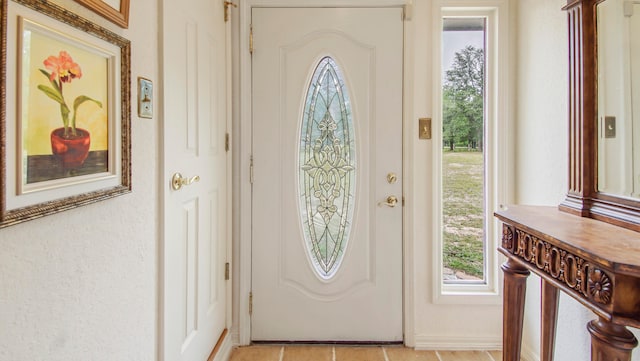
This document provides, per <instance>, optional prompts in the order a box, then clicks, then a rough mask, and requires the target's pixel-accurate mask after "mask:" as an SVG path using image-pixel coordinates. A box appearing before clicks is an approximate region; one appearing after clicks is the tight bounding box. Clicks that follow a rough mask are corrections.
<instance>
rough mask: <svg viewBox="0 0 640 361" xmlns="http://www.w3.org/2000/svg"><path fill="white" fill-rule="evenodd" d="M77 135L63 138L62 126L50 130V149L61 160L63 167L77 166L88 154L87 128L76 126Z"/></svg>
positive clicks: (89, 141) (88, 139) (89, 142)
mask: <svg viewBox="0 0 640 361" xmlns="http://www.w3.org/2000/svg"><path fill="white" fill-rule="evenodd" d="M76 132H77V135H76V136H75V137H73V138H63V135H64V128H57V129H54V130H53V131H52V132H51V151H52V152H53V154H54V155H55V156H56V157H57V158H58V159H60V160H61V161H62V166H63V167H64V168H79V167H81V166H82V164H83V163H84V161H85V159H87V156H88V155H89V146H90V145H91V137H90V134H89V132H88V131H87V130H85V129H80V128H76Z"/></svg>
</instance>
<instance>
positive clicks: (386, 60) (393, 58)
mask: <svg viewBox="0 0 640 361" xmlns="http://www.w3.org/2000/svg"><path fill="white" fill-rule="evenodd" d="M252 28H253V39H254V42H253V44H254V50H253V55H252V76H253V80H252V81H253V88H252V92H253V94H252V109H253V130H252V132H253V175H254V177H253V214H252V219H253V226H252V235H253V236H252V238H253V239H252V255H253V256H252V257H253V262H252V294H253V308H252V309H253V314H252V339H253V340H271V341H273V340H281V341H282V340H293V341H401V340H402V179H401V175H402V73H403V71H402V54H403V24H402V10H401V9H400V8H357V9H355V8H254V9H253V11H252ZM325 59H331V61H333V62H332V63H331V62H330V61H329V60H326V61H325V63H323V62H322V61H323V60H325ZM321 64H325V65H321ZM327 64H330V65H327ZM323 69H324V70H323ZM336 69H337V70H336ZM316 75H317V76H316ZM316 79H322V81H323V82H324V83H323V84H325V86H326V88H322V89H321V90H318V91H317V92H315V89H316V85H317V84H316V85H312V84H315V83H314V82H315V81H316ZM336 86H337V87H336ZM318 89H320V88H318ZM336 89H339V90H336ZM310 99H311V100H313V99H315V100H318V99H319V100H318V101H319V102H320V103H313V104H320V105H309V100H310ZM332 99H334V100H335V99H338V100H335V101H333V100H332ZM340 99H341V100H340ZM339 100H340V101H339ZM329 103H331V105H330V106H329V105H327V104H329ZM325 105H326V106H325ZM322 107H325V108H322ZM329 108H331V109H329ZM310 109H311V110H310ZM332 112H333V113H332ZM309 113H314V114H316V115H317V118H316V119H311V120H309V122H308V123H304V122H303V118H304V117H305V114H307V115H308V114H309ZM341 114H342V115H345V116H346V118H350V119H351V122H352V123H350V124H351V125H350V126H347V120H345V119H346V118H345V119H334V118H340V116H341ZM309 127H312V128H313V129H311V128H309ZM350 127H351V128H350ZM346 134H348V136H347V135H346ZM345 137H346V138H345ZM321 143H322V144H321ZM307 146H308V147H307ZM305 147H306V148H305ZM305 149H306V150H305ZM347 153H348V154H347ZM349 157H351V158H349ZM343 158H344V159H343ZM301 159H303V160H301ZM310 174H311V175H312V176H313V177H311V176H309V175H310ZM390 174H393V175H395V178H393V177H390ZM314 182H317V184H316V183H314ZM313 184H315V188H312V187H313ZM310 187H311V188H310ZM389 196H393V197H396V199H398V203H397V204H393V205H386V204H384V203H385V202H386V200H387V198H388V197H389ZM314 202H315V203H314ZM314 204H315V205H314ZM301 214H302V216H301ZM304 215H307V216H304ZM305 217H306V218H305ZM325 222H329V223H331V224H332V225H331V226H328V227H325V228H323V224H324V223H325ZM310 234H314V235H315V236H317V238H318V239H319V238H322V237H323V236H326V237H325V239H328V240H329V241H328V242H329V243H330V244H331V245H330V246H326V248H325V246H324V245H323V244H324V243H320V244H319V245H318V244H316V245H315V246H314V243H312V242H310V241H309V239H310V238H309V237H312V236H310ZM334 244H346V247H345V248H344V249H343V250H342V251H335V252H336V253H335V254H334V253H332V252H333V251H334V250H335V249H336V248H332V247H333V245H334ZM314 250H315V251H314ZM312 252H317V254H318V255H320V256H318V257H320V258H314V256H312V255H311V253H312ZM332 255H333V256H336V257H333V258H332ZM324 256H326V257H327V260H323V261H318V259H324V258H322V257H324ZM325 261H326V264H325Z"/></svg>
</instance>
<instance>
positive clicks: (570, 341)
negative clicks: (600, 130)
mask: <svg viewBox="0 0 640 361" xmlns="http://www.w3.org/2000/svg"><path fill="white" fill-rule="evenodd" d="M565 4H566V1H565V0H553V1H552V0H548V1H539V0H519V1H518V5H519V9H518V12H517V19H516V24H518V29H517V33H518V41H517V43H518V48H517V54H518V55H517V60H516V63H517V67H518V70H517V84H518V86H517V104H516V109H517V110H516V113H517V116H516V118H517V124H518V126H517V135H516V144H517V145H518V146H517V154H516V201H517V203H519V204H536V205H558V204H559V203H560V202H561V201H562V199H563V198H564V195H565V193H566V190H567V185H568V181H567V174H568V170H567V169H568V168H567V167H568V162H567V160H568V145H567V140H568V134H567V131H568V110H567V100H568V84H567V79H568V75H567V74H568V73H567V72H568V55H567V15H566V13H565V12H563V11H562V10H560V9H561V8H562V6H564V5H565ZM539 286H540V279H539V278H538V277H537V276H531V277H529V281H528V289H527V303H526V308H525V327H524V328H525V331H524V342H523V348H524V352H523V355H524V356H527V359H528V360H538V359H539V356H538V355H539V351H538V350H539V341H540V337H539V333H540V322H539V317H540V312H539V309H540V287H539ZM594 318H595V316H594V315H593V314H592V313H591V312H590V311H587V310H586V309H585V308H584V307H582V306H581V305H580V304H579V303H578V302H577V301H575V300H573V299H572V298H570V297H568V296H565V295H564V294H563V295H562V296H561V298H560V307H559V317H558V329H557V338H556V353H555V359H556V360H588V359H590V356H589V355H590V337H589V333H588V332H587V330H586V325H587V322H588V321H590V320H591V319H594ZM636 337H638V333H636ZM633 360H640V353H639V352H636V354H635V355H634V357H633Z"/></svg>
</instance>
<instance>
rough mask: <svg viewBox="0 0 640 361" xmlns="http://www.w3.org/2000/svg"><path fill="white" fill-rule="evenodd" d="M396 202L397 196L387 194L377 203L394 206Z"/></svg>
mask: <svg viewBox="0 0 640 361" xmlns="http://www.w3.org/2000/svg"><path fill="white" fill-rule="evenodd" d="M396 204H398V198H397V197H396V196H388V197H387V199H386V200H384V201H382V202H380V203H378V206H379V207H381V206H387V207H391V208H393V207H395V206H396Z"/></svg>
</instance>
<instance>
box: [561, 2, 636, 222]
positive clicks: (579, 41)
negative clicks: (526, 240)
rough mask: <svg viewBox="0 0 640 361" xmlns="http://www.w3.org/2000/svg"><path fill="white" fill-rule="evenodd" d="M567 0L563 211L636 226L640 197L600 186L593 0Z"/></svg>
mask: <svg viewBox="0 0 640 361" xmlns="http://www.w3.org/2000/svg"><path fill="white" fill-rule="evenodd" d="M603 1H605V0H568V1H567V5H566V6H565V7H564V8H563V9H564V10H566V11H567V15H568V27H569V191H568V193H567V197H566V199H565V200H564V201H563V202H562V203H561V204H560V206H559V208H560V210H562V211H565V212H569V213H571V214H575V215H578V216H581V217H589V218H594V219H598V220H601V221H604V222H607V223H611V224H615V225H618V226H621V227H624V228H628V229H632V230H635V231H640V201H638V200H636V199H631V198H626V197H619V196H615V195H611V194H605V193H600V192H598V174H597V169H598V150H597V149H598V148H597V141H598V139H597V137H598V135H597V134H598V131H597V126H598V125H597V121H596V120H597V116H598V100H597V94H598V93H597V89H598V88H597V87H598V84H597V75H598V70H597V69H598V45H597V23H596V16H597V5H598V4H599V3H601V2H603Z"/></svg>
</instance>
